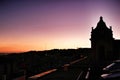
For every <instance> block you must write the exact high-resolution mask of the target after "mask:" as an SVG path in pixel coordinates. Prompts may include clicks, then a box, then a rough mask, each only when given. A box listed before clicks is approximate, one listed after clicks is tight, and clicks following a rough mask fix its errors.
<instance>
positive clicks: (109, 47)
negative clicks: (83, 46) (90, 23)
mask: <svg viewBox="0 0 120 80" xmlns="http://www.w3.org/2000/svg"><path fill="white" fill-rule="evenodd" d="M90 40H91V48H92V61H93V62H94V63H95V64H99V65H103V64H104V63H107V62H108V61H109V60H111V59H112V55H113V40H114V38H113V34H112V27H110V28H108V27H107V26H106V23H105V22H104V21H103V17H102V16H101V17H100V20H99V22H98V23H97V26H96V28H93V27H92V31H91V39H90Z"/></svg>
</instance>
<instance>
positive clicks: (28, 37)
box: [0, 0, 120, 52]
mask: <svg viewBox="0 0 120 80" xmlns="http://www.w3.org/2000/svg"><path fill="white" fill-rule="evenodd" d="M119 8H120V0H2V1H0V52H20V51H29V50H48V49H54V48H57V49H64V48H65V49H68V48H80V47H82V48H84V47H91V44H90V40H89V39H90V35H91V27H94V28H95V27H96V25H97V22H98V21H99V17H100V16H103V18H104V21H105V22H106V24H107V26H108V27H109V26H112V29H113V36H114V38H116V39H120V9H119Z"/></svg>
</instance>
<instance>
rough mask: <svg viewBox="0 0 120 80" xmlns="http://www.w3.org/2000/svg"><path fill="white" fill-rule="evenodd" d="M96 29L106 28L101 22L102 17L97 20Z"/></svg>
mask: <svg viewBox="0 0 120 80" xmlns="http://www.w3.org/2000/svg"><path fill="white" fill-rule="evenodd" d="M96 28H99V29H104V28H107V26H106V24H105V22H104V21H103V17H102V16H100V20H99V22H98V24H97V27H96Z"/></svg>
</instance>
